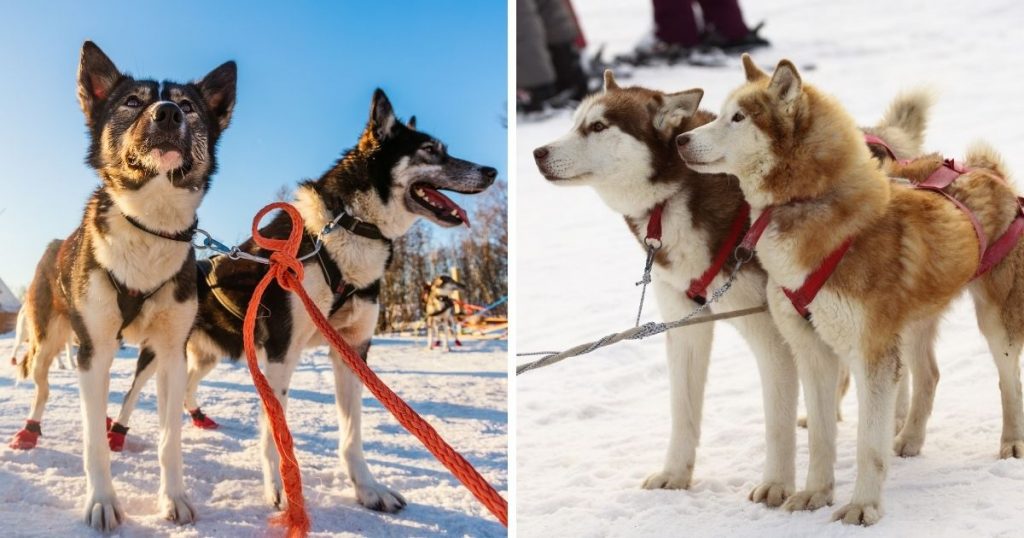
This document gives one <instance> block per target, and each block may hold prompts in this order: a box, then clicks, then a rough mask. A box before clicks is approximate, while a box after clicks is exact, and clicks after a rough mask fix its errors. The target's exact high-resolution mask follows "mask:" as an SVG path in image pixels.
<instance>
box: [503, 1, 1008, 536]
mask: <svg viewBox="0 0 1024 538" xmlns="http://www.w3.org/2000/svg"><path fill="white" fill-rule="evenodd" d="M742 4H743V6H744V8H746V16H747V19H748V22H750V23H756V22H757V21H760V20H762V19H763V20H767V22H768V24H767V26H766V28H765V35H766V36H767V37H769V38H770V39H771V40H772V41H773V42H774V43H775V45H776V46H775V48H773V49H771V50H766V51H763V52H759V53H757V54H756V55H755V58H756V59H757V60H758V62H759V63H761V64H763V65H765V66H771V65H774V63H775V62H776V61H777V60H778V59H779V58H780V57H782V56H788V57H790V58H792V59H793V60H794V61H795V62H796V64H797V65H798V66H799V65H808V64H813V65H814V66H816V69H814V70H812V71H805V72H804V73H803V76H804V79H805V80H807V81H809V82H811V83H814V84H816V85H818V86H819V87H820V88H822V89H825V90H827V91H829V92H831V93H833V94H834V95H836V96H837V97H838V98H839V99H840V100H841V102H843V103H844V104H845V105H846V106H847V107H848V109H849V110H850V111H851V112H852V113H853V114H854V115H855V116H856V117H857V118H858V119H859V120H860V121H861V122H862V123H865V124H866V123H870V122H873V121H875V120H876V119H877V118H878V116H879V115H880V114H881V112H882V110H883V109H884V107H885V105H886V104H887V103H888V101H889V100H890V99H891V98H892V97H893V95H895V94H896V93H897V92H898V91H899V90H900V89H901V88H906V87H910V86H916V85H927V86H930V87H932V88H934V89H935V90H936V92H937V94H938V98H939V100H938V103H937V105H936V107H935V108H934V114H933V121H932V127H931V129H930V132H929V135H928V139H927V143H926V146H927V147H928V148H931V149H934V150H937V151H941V152H943V153H945V154H947V155H950V156H962V154H963V151H964V150H965V149H966V147H967V145H968V144H969V143H970V142H971V141H972V140H974V139H977V138H984V139H986V140H988V141H990V142H991V143H993V144H994V145H995V147H996V148H997V149H999V150H1001V151H1002V152H1003V155H1004V157H1005V158H1006V159H1007V161H1008V163H1009V165H1010V168H1011V169H1012V170H1016V171H1017V173H1018V174H1024V123H1022V122H1021V117H1022V113H1024V106H1022V105H1021V101H1020V91H1021V90H1020V85H1019V84H1020V82H1021V78H1020V70H1019V68H1020V56H1019V51H1020V50H1022V49H1024V33H1022V32H1020V31H1019V30H1020V27H1021V24H1022V22H1024V4H1021V3H1019V2H1016V1H1013V0H1002V1H988V2H961V1H956V0H910V1H903V2H893V1H890V0H864V1H860V2H815V1H811V0H772V1H768V0H764V1H753V0H747V1H745V2H742ZM575 6H576V8H577V10H578V15H579V17H580V20H581V23H582V24H583V26H584V29H585V31H586V33H587V37H588V39H589V41H590V43H591V45H599V44H601V43H606V44H607V46H608V52H609V53H611V54H613V53H615V52H620V51H624V50H627V49H629V48H630V47H632V45H633V44H634V43H635V42H636V41H637V40H638V39H639V37H640V36H641V34H642V33H644V32H645V31H647V29H648V28H649V26H650V22H649V21H650V16H651V14H650V3H649V2H634V3H630V4H629V5H628V7H627V5H626V4H624V3H623V2H620V1H616V0H588V1H579V2H575ZM741 81H742V71H741V69H740V68H739V67H738V60H737V61H736V63H735V66H734V67H731V68H727V69H701V68H693V67H673V68H667V67H666V68H654V69H641V70H637V71H636V72H635V74H634V76H633V78H632V80H620V81H619V82H620V84H641V85H647V86H651V87H655V88H660V89H663V90H672V91H675V90H682V89H687V88H691V87H698V86H699V87H702V88H704V89H705V98H704V106H705V108H709V109H711V110H714V111H717V110H718V107H719V105H720V104H721V102H722V100H723V99H724V97H725V96H726V95H727V93H728V92H729V91H730V90H731V89H732V88H734V87H735V86H736V85H738V84H739V83H740V82H741ZM569 123H570V122H569V117H568V115H567V114H563V115H559V116H557V117H555V118H552V119H549V120H546V121H543V122H540V123H527V124H523V123H520V124H519V126H518V128H517V129H518V134H517V150H516V154H517V166H518V175H517V178H516V181H515V188H516V189H517V199H516V204H517V207H518V217H519V218H517V219H516V226H517V239H516V241H517V257H518V259H517V260H514V263H515V264H516V267H517V270H516V274H517V283H516V285H517V288H516V289H517V301H518V304H517V312H518V314H517V319H516V324H517V325H516V331H517V333H516V334H517V351H532V350H548V349H564V348H566V347H569V346H570V345H575V344H577V343H580V342H582V341H587V340H592V339H594V338H596V337H598V336H601V335H604V334H606V333H608V332H612V331H616V330H621V329H624V328H626V327H629V326H631V324H632V321H633V316H634V315H635V308H636V301H637V299H638V298H639V290H638V289H637V288H635V287H634V286H633V283H634V282H635V281H637V280H638V279H639V277H640V273H641V269H642V265H643V254H642V252H641V251H640V250H639V248H638V247H637V245H636V243H635V241H634V240H633V238H632V237H631V236H630V235H629V233H628V231H627V229H626V227H625V226H624V225H623V223H622V219H621V218H619V217H617V216H616V215H613V214H612V213H611V211H610V210H608V209H607V208H606V207H605V206H604V205H603V203H602V202H601V201H600V200H599V199H598V198H597V196H596V195H595V194H594V193H593V192H591V191H590V190H589V189H578V188H577V189H573V188H557V187H554V186H551V185H549V184H547V183H546V182H545V181H544V179H543V178H542V177H541V176H540V175H539V174H538V173H537V171H536V167H535V166H534V164H533V159H532V156H531V155H530V151H531V150H532V149H533V148H534V147H536V146H538V145H541V144H544V143H546V142H548V141H550V140H552V139H554V138H555V137H557V136H560V135H561V134H563V133H564V132H565V131H566V130H567V129H568V127H569ZM1017 183H1018V185H1020V184H1021V183H1020V180H1019V179H1018V181H1017ZM645 318H646V319H650V320H654V319H658V312H657V308H656V307H653V306H652V307H649V308H648V310H647V312H646V315H645ZM716 332H717V339H716V341H715V346H714V351H713V355H712V361H711V371H710V375H709V380H708V387H707V396H706V400H705V405H704V428H703V438H702V442H701V447H700V449H699V451H698V458H697V465H696V469H695V484H694V486H693V487H692V489H691V490H689V491H645V490H642V489H640V484H641V482H642V481H643V479H644V478H645V477H646V476H647V475H648V474H650V473H653V472H655V471H658V470H660V469H661V465H662V461H663V457H664V450H665V448H666V446H667V441H668V430H669V416H668V383H667V379H666V376H667V368H666V366H665V362H664V357H663V351H662V348H663V345H664V344H663V342H664V341H663V339H662V338H661V337H656V338H652V339H650V340H648V341H645V342H643V343H625V344H619V345H617V346H615V347H612V348H606V349H604V350H601V351H599V352H596V353H594V354H591V355H589V356H586V357H580V358H575V359H571V360H570V361H567V362H563V363H561V364H558V365H556V366H552V367H549V368H546V369H543V370H537V371H533V372H530V373H528V374H524V375H523V376H521V377H520V378H518V379H517V413H518V414H517V426H516V428H517V436H518V437H517V455H516V459H517V475H516V480H517V482H516V484H517V486H516V487H517V510H518V513H517V524H518V535H519V536H523V537H537V536H588V537H597V536H631V535H633V536H641V535H642V536H751V537H753V536H931V537H940V536H965V535H970V536H1021V535H1024V510H1022V509H1021V507H1022V506H1024V461H1020V460H999V459H998V449H999V437H1000V431H1001V425H1002V422H1001V411H1000V403H999V392H998V387H997V377H996V371H995V367H994V364H993V362H992V359H991V357H990V356H989V355H988V351H987V349H986V346H985V343H984V341H983V340H982V338H981V336H980V335H979V334H978V331H977V329H976V326H975V322H974V314H973V308H972V306H971V305H970V303H969V302H967V301H964V300H960V301H958V302H957V303H956V305H955V308H954V309H953V310H952V311H951V312H950V313H949V315H948V316H947V319H946V321H945V322H944V325H943V326H942V333H941V338H940V341H939V347H938V360H939V365H940V369H941V373H942V379H941V381H940V383H939V388H938V394H937V397H936V404H935V411H934V414H933V415H932V418H931V422H930V424H929V428H928V440H927V441H926V443H925V446H924V450H923V452H922V454H921V455H920V456H919V457H917V458H913V459H896V458H894V459H893V461H892V465H891V472H890V476H889V479H888V482H887V484H886V487H885V500H886V512H887V515H886V517H885V518H884V519H883V520H882V522H880V523H879V524H878V525H876V526H874V527H871V528H868V529H862V528H851V527H846V526H843V525H841V524H839V523H829V519H830V516H831V514H832V511H833V509H823V510H819V511H816V512H813V513H798V514H789V513H785V512H781V511H778V510H773V509H768V508H765V507H764V506H762V505H755V504H753V503H751V502H749V501H747V494H748V493H749V491H750V490H751V488H752V487H753V486H754V485H755V484H756V482H757V481H759V479H760V476H761V469H762V465H763V463H764V462H763V460H764V430H763V415H762V409H761V396H760V384H759V380H758V375H757V371H756V367H755V364H754V360H753V358H752V357H751V356H750V353H749V351H748V350H747V348H746V346H745V345H744V344H743V343H742V342H741V340H740V339H739V337H738V335H737V334H736V333H735V331H733V330H732V329H731V328H730V327H728V326H725V325H720V326H719V327H718V328H717V329H716ZM843 411H844V415H845V416H846V417H847V420H846V421H845V422H843V423H842V424H840V427H839V440H838V451H839V452H838V462H837V466H836V479H837V484H836V493H835V499H836V502H837V503H840V505H841V503H845V502H846V501H847V500H848V499H849V497H850V495H851V493H852V489H853V479H854V467H855V460H854V451H855V434H856V398H855V397H854V395H853V394H852V393H851V394H850V395H848V396H847V398H846V400H845V402H844V405H843ZM806 465H807V445H806V434H805V433H803V432H801V433H800V434H799V436H798V454H797V484H798V485H799V484H802V483H803V479H804V476H805V475H806Z"/></svg>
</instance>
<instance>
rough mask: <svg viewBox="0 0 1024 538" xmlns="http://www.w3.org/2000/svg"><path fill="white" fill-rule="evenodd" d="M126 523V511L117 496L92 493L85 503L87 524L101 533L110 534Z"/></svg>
mask: <svg viewBox="0 0 1024 538" xmlns="http://www.w3.org/2000/svg"><path fill="white" fill-rule="evenodd" d="M122 522H124V511H123V510H121V504H120V503H119V502H117V496H115V495H114V494H113V493H111V494H110V495H100V494H97V493H95V492H94V493H92V494H90V495H89V496H87V497H86V501H85V524H86V525H88V526H90V527H92V528H94V529H96V530H98V531H100V532H110V531H112V530H114V529H116V528H117V526H118V525H120V524H121V523H122Z"/></svg>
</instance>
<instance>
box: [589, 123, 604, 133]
mask: <svg viewBox="0 0 1024 538" xmlns="http://www.w3.org/2000/svg"><path fill="white" fill-rule="evenodd" d="M607 128H608V126H607V125H605V124H603V123H601V122H599V121H595V122H594V123H591V124H590V130H591V131H593V132H595V133H600V132H601V131H603V130H605V129H607Z"/></svg>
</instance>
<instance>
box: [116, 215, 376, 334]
mask: <svg viewBox="0 0 1024 538" xmlns="http://www.w3.org/2000/svg"><path fill="white" fill-rule="evenodd" d="M336 222H337V227H339V228H343V229H345V230H348V231H349V232H351V233H353V234H355V235H358V236H361V237H365V238H367V239H373V240H376V241H383V242H384V243H385V244H386V245H387V246H388V248H389V249H393V248H394V246H393V244H392V241H391V239H389V238H388V237H386V236H385V235H384V234H383V233H381V231H380V228H378V227H377V226H376V225H374V224H370V223H369V222H365V221H362V220H359V219H357V218H355V217H353V216H352V215H349V214H348V213H346V212H344V211H343V212H342V213H341V214H340V215H338V217H337V221H336ZM329 231H333V229H332V230H329ZM329 231H328V233H329ZM304 242H308V243H309V244H311V245H315V244H316V238H315V237H313V236H312V235H310V234H309V233H308V232H307V233H306V241H304ZM220 258H221V256H212V257H210V258H209V261H202V260H200V261H199V262H197V264H198V269H199V272H200V273H202V274H203V278H204V279H205V280H206V283H207V285H208V286H209V287H210V291H211V292H212V293H213V296H214V298H215V299H217V302H218V303H220V304H221V306H223V307H224V309H225V310H227V311H228V312H230V313H231V315H233V316H235V317H236V318H238V319H240V320H244V319H245V314H244V313H243V312H242V310H241V309H240V308H239V307H238V306H237V305H235V304H234V303H233V302H232V301H231V300H230V299H229V298H228V297H227V296H226V295H225V294H224V293H223V292H222V291H221V286H220V285H219V283H218V282H217V276H216V270H215V265H216V263H218V262H219V261H220ZM315 258H316V261H317V265H319V266H320V271H321V272H322V273H323V275H324V281H325V282H326V283H327V287H328V288H330V290H331V292H332V293H333V299H332V300H331V308H330V310H329V312H328V317H330V316H332V315H334V313H335V312H337V311H338V310H340V309H341V307H343V306H345V303H347V302H348V300H349V299H351V298H352V296H353V295H355V294H356V293H357V292H359V291H360V289H361V288H358V287H356V286H355V285H354V284H351V283H348V282H346V281H345V277H344V275H343V274H342V272H341V267H339V266H338V263H337V262H335V261H334V259H333V258H331V255H330V254H329V253H326V252H324V249H323V248H321V249H320V250H318V251H317V253H316V256H315ZM388 260H389V261H390V255H389V256H388ZM371 286H372V285H371ZM368 287H369V286H368ZM119 301H120V299H119ZM260 307H261V308H265V307H263V305H260ZM266 314H267V315H268V316H269V312H267V313H266Z"/></svg>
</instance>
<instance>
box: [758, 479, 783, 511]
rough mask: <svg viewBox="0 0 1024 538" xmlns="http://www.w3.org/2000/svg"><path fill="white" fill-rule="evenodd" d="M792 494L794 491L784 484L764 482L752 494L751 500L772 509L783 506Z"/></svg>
mask: <svg viewBox="0 0 1024 538" xmlns="http://www.w3.org/2000/svg"><path fill="white" fill-rule="evenodd" d="M792 494H793V490H792V489H791V488H788V487H786V485H785V484H783V483H782V482H764V483H762V484H761V485H759V486H757V487H756V488H754V490H753V491H751V492H750V496H749V499H750V500H751V501H754V502H756V503H764V504H765V506H768V507H770V508H776V507H779V506H782V503H783V502H785V500H786V499H787V498H788V497H789V496H790V495H792Z"/></svg>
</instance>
